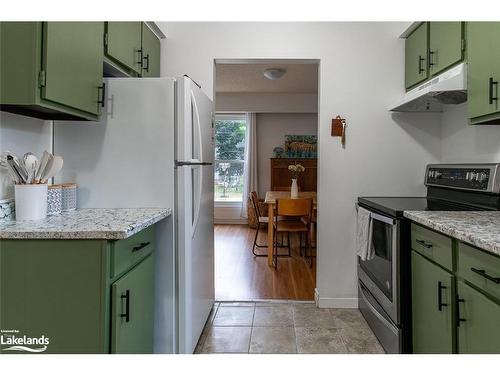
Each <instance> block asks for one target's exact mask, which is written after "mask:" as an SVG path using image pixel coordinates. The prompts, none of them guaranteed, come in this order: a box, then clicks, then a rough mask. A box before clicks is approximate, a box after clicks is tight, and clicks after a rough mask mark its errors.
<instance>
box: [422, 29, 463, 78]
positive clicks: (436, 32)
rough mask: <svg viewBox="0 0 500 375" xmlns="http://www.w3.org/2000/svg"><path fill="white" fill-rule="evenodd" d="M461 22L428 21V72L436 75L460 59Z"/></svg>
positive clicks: (461, 44)
mask: <svg viewBox="0 0 500 375" xmlns="http://www.w3.org/2000/svg"><path fill="white" fill-rule="evenodd" d="M462 28H463V22H429V73H430V75H431V76H434V75H437V74H439V73H441V72H443V71H444V70H446V69H447V68H449V67H451V66H452V65H454V64H456V63H458V62H460V61H462V59H463V53H464V46H465V43H464V42H463V30H462Z"/></svg>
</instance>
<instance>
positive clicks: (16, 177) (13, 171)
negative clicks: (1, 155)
mask: <svg viewBox="0 0 500 375" xmlns="http://www.w3.org/2000/svg"><path fill="white" fill-rule="evenodd" d="M7 164H8V165H9V168H10V171H11V175H12V176H13V177H14V181H15V182H16V184H22V183H24V182H25V180H24V178H23V176H22V175H21V173H20V172H19V170H18V168H17V166H16V162H15V159H14V156H12V155H7Z"/></svg>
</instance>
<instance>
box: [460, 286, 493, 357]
mask: <svg viewBox="0 0 500 375" xmlns="http://www.w3.org/2000/svg"><path fill="white" fill-rule="evenodd" d="M457 294H458V299H459V302H458V305H457V306H458V310H459V312H458V314H457V315H459V317H460V319H465V321H461V322H460V325H459V327H458V352H459V353H476V354H481V353H500V305H499V304H497V303H495V302H493V301H492V300H491V299H489V298H488V297H486V296H485V295H484V294H482V293H480V292H478V291H476V290H475V289H473V288H472V287H470V286H468V285H466V284H465V283H464V282H462V281H459V282H458V291H457Z"/></svg>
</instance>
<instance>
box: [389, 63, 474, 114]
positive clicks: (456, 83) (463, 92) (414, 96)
mask: <svg viewBox="0 0 500 375" xmlns="http://www.w3.org/2000/svg"><path fill="white" fill-rule="evenodd" d="M465 101H467V66H466V64H465V63H461V64H459V65H457V66H455V67H453V68H451V69H449V70H447V71H445V72H444V73H442V74H440V75H439V76H437V77H434V78H432V79H431V80H429V81H427V82H424V83H422V84H421V85H420V86H417V87H415V88H414V89H412V90H410V91H408V92H407V93H406V94H405V95H404V97H403V99H402V100H400V101H398V102H397V103H395V104H394V105H392V106H391V107H390V108H389V111H392V112H442V111H443V105H446V104H460V103H463V102H465Z"/></svg>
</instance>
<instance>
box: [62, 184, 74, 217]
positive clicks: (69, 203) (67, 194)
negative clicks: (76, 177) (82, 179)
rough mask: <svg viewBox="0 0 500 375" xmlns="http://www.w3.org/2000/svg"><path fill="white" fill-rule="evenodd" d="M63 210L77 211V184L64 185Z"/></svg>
mask: <svg viewBox="0 0 500 375" xmlns="http://www.w3.org/2000/svg"><path fill="white" fill-rule="evenodd" d="M62 210H63V211H71V210H76V184H74V183H69V184H62Z"/></svg>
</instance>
